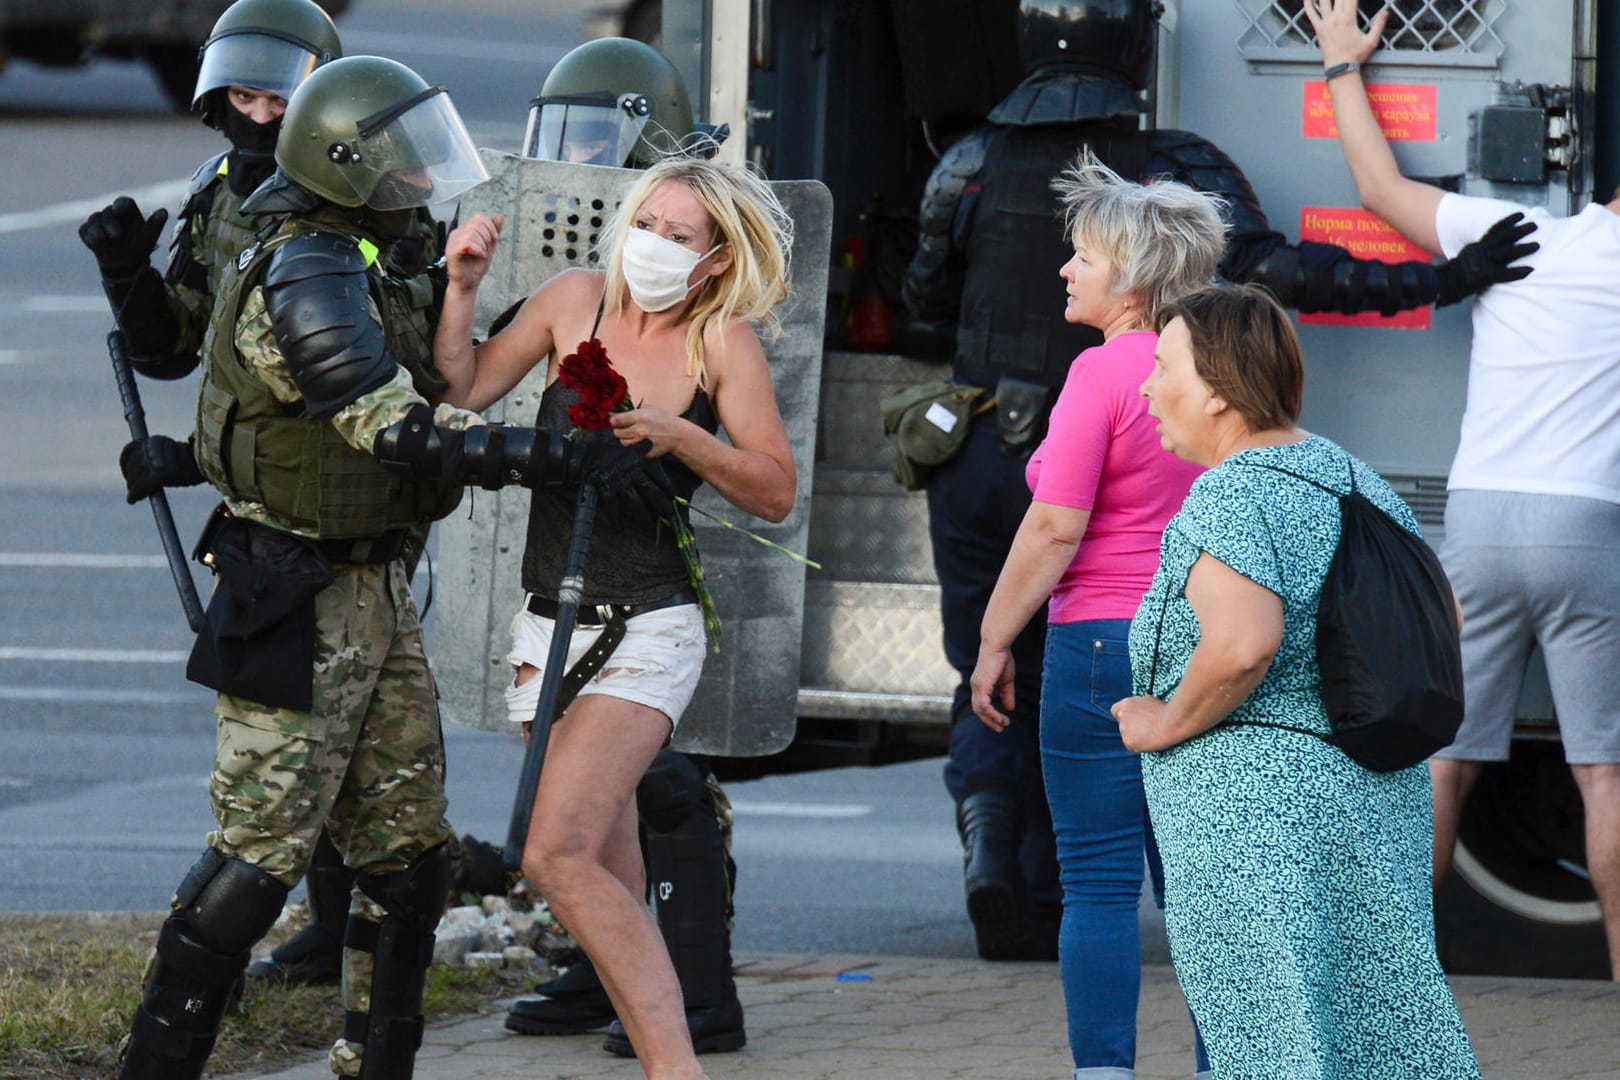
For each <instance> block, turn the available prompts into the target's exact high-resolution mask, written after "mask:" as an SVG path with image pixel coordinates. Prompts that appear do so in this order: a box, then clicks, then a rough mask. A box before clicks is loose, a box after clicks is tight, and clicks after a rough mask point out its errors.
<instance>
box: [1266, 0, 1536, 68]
mask: <svg viewBox="0 0 1620 1080" xmlns="http://www.w3.org/2000/svg"><path fill="white" fill-rule="evenodd" d="M1508 2H1509V0H1394V3H1393V4H1391V5H1390V7H1391V11H1390V16H1389V23H1388V24H1387V25H1386V26H1385V27H1384V48H1385V49H1391V50H1395V51H1398V52H1404V53H1408V54H1413V55H1410V56H1409V57H1405V58H1403V59H1409V60H1411V61H1413V62H1416V63H1422V64H1438V65H1445V66H1456V67H1494V66H1495V65H1496V63H1497V61H1498V60H1499V59H1500V57H1501V55H1502V39H1501V38H1500V37H1498V36H1497V33H1496V29H1495V26H1496V23H1497V22H1499V21H1500V20H1501V18H1502V13H1503V12H1504V11H1506V10H1507V5H1508ZM1236 3H1237V6H1238V10H1239V11H1241V12H1242V13H1243V18H1244V21H1245V26H1244V29H1243V34H1242V36H1241V37H1240V38H1239V40H1238V50H1239V51H1240V52H1241V53H1242V54H1243V56H1244V57H1245V58H1246V59H1249V60H1253V61H1258V62H1264V61H1299V60H1307V61H1312V60H1316V59H1317V58H1318V54H1317V52H1316V36H1315V34H1314V32H1313V31H1312V30H1311V24H1310V20H1308V19H1307V18H1305V12H1304V9H1303V5H1302V3H1301V0H1236ZM1383 6H1384V4H1383V0H1361V5H1360V15H1361V24H1362V25H1363V26H1366V25H1367V22H1368V20H1369V19H1370V18H1371V17H1372V16H1373V15H1374V14H1376V13H1377V12H1378V11H1379V9H1380V8H1382V7H1383Z"/></svg>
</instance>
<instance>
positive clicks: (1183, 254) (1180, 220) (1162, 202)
mask: <svg viewBox="0 0 1620 1080" xmlns="http://www.w3.org/2000/svg"><path fill="white" fill-rule="evenodd" d="M1052 190H1053V191H1056V192H1057V193H1058V195H1059V196H1060V197H1061V198H1062V200H1063V225H1064V232H1065V235H1067V236H1068V237H1069V239H1070V240H1071V241H1073V240H1075V239H1076V238H1082V239H1084V240H1085V241H1086V242H1087V243H1088V244H1091V245H1095V246H1096V247H1097V248H1099V249H1101V250H1102V252H1103V253H1104V254H1106V255H1107V256H1108V261H1109V262H1111V263H1113V264H1114V291H1115V292H1116V293H1122V292H1123V293H1135V294H1136V295H1137V296H1139V297H1140V298H1141V300H1142V304H1143V306H1144V308H1145V309H1146V310H1145V311H1144V312H1143V316H1144V318H1145V320H1146V322H1147V325H1149V326H1152V325H1154V324H1155V322H1156V321H1157V319H1158V316H1159V309H1160V308H1162V307H1163V306H1164V305H1165V304H1166V303H1168V302H1169V301H1171V300H1174V299H1175V298H1176V297H1178V296H1184V295H1185V294H1187V293H1189V292H1192V291H1193V290H1194V289H1199V288H1203V287H1204V286H1205V285H1208V284H1210V283H1211V282H1212V281H1214V280H1215V270H1216V268H1217V267H1218V266H1219V265H1220V262H1221V253H1222V252H1223V251H1224V250H1225V249H1226V223H1225V222H1224V221H1223V220H1222V219H1221V211H1222V210H1224V209H1225V208H1226V200H1225V199H1222V198H1221V197H1220V196H1219V195H1213V194H1211V193H1209V192H1205V191H1195V190H1194V189H1192V188H1190V187H1188V186H1187V185H1186V184H1182V183H1178V182H1176V181H1174V180H1154V181H1152V182H1150V183H1146V184H1138V183H1135V182H1133V181H1130V180H1126V179H1125V178H1124V177H1122V176H1120V175H1119V174H1118V173H1116V172H1115V171H1114V170H1113V169H1110V168H1109V167H1108V166H1106V165H1104V164H1103V163H1102V162H1101V161H1099V160H1097V155H1096V154H1094V153H1092V152H1091V148H1090V147H1089V146H1088V147H1086V148H1085V149H1084V150H1082V151H1081V152H1080V156H1079V157H1077V158H1076V159H1075V161H1074V164H1072V165H1070V166H1069V167H1068V168H1067V169H1065V170H1063V172H1062V174H1061V175H1059V176H1058V177H1057V179H1055V180H1053V181H1052Z"/></svg>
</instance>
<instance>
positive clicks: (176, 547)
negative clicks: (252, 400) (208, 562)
mask: <svg viewBox="0 0 1620 1080" xmlns="http://www.w3.org/2000/svg"><path fill="white" fill-rule="evenodd" d="M107 355H108V356H110V357H112V368H113V377H114V378H115V379H117V380H118V396H119V397H120V398H122V399H123V402H124V422H125V423H127V424H128V425H129V435H130V438H132V439H134V440H135V441H137V442H142V441H144V440H145V439H146V436H147V433H146V410H145V409H143V408H141V392H140V389H139V388H138V387H136V385H135V372H134V371H132V370H131V369H130V366H129V354H128V353H127V352H126V351H125V348H124V332H123V331H122V330H119V329H116V328H115V329H113V330H112V331H110V332H109V333H108V334H107ZM146 501H147V502H149V503H151V504H152V520H153V521H155V522H156V523H157V531H158V539H159V540H161V541H163V554H164V555H166V556H168V558H169V573H171V574H173V575H174V587H175V588H176V589H178V590H180V606H181V607H183V608H185V610H186V622H187V623H189V624H190V625H191V629H192V631H193V632H200V631H201V630H202V628H203V609H202V601H200V600H199V599H197V586H196V585H195V584H193V582H192V580H191V568H190V567H189V566H187V565H186V553H185V549H184V548H182V547H181V546H180V534H179V533H178V532H176V531H175V528H174V515H173V514H171V513H170V512H169V497H168V495H167V494H166V493H165V492H164V491H163V489H162V488H158V489H157V490H156V491H154V492H152V494H150V495H148V496H147V497H146Z"/></svg>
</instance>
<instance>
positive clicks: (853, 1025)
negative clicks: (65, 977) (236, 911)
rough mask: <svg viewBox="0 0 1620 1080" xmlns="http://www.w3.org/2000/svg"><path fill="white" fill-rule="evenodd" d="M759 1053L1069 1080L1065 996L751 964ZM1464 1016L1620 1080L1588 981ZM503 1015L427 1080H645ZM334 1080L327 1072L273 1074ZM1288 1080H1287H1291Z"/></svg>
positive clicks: (1523, 1058) (1145, 1038) (1619, 1010)
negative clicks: (519, 1029) (531, 1032)
mask: <svg viewBox="0 0 1620 1080" xmlns="http://www.w3.org/2000/svg"><path fill="white" fill-rule="evenodd" d="M737 985H738V991H739V993H740V994H741V996H742V1000H743V1005H744V1007H745V1009H746V1012H747V1017H748V1039H749V1041H748V1046H747V1048H746V1049H744V1050H743V1051H741V1052H740V1053H736V1054H712V1055H705V1056H704V1057H703V1058H702V1059H701V1060H702V1062H703V1065H704V1067H705V1068H706V1069H707V1071H708V1073H709V1075H710V1076H711V1077H713V1078H714V1080H722V1078H725V1077H771V1078H773V1080H824V1078H833V1077H874V1078H878V1080H924V1078H928V1080H936V1078H941V1077H962V1078H972V1080H1064V1078H1067V1077H1068V1076H1069V1075H1070V1072H1071V1069H1072V1066H1071V1064H1070V1061H1069V1056H1068V1048H1067V1042H1066V1036H1065V1026H1064V1019H1063V992H1062V989H1061V987H1060V986H1059V985H1058V975H1057V967H1056V965H1054V964H990V963H985V962H982V961H978V960H940V959H916V958H907V957H887V956H885V957H848V956H786V955H756V956H743V957H739V960H738V978H737ZM1452 987H1453V989H1454V991H1455V992H1456V995H1457V1004H1458V1006H1459V1007H1460V1008H1461V1010H1462V1015H1463V1020H1464V1021H1465V1022H1466V1023H1467V1025H1468V1031H1469V1034H1470V1035H1471V1036H1472V1037H1473V1040H1474V1048H1475V1050H1476V1052H1477V1053H1478V1055H1479V1060H1480V1065H1481V1067H1482V1069H1483V1071H1484V1075H1485V1077H1486V1080H1577V1078H1580V1080H1620V987H1617V986H1616V985H1615V984H1612V983H1601V982H1584V981H1574V980H1567V981H1566V980H1544V979H1503V978H1491V977H1479V976H1469V977H1459V978H1455V979H1453V980H1452ZM503 1017H504V1011H502V1012H497V1013H495V1014H492V1015H489V1016H481V1017H474V1018H470V1019H463V1020H457V1021H453V1022H448V1023H441V1024H437V1025H434V1026H433V1027H431V1028H430V1029H429V1030H428V1033H427V1039H426V1042H425V1044H424V1045H423V1047H422V1053H421V1055H420V1057H418V1059H417V1067H416V1077H417V1080H564V1078H570V1080H572V1078H580V1077H598V1076H600V1077H610V1078H624V1080H634V1078H636V1077H639V1076H641V1075H642V1074H641V1070H640V1068H639V1067H637V1065H636V1063H635V1062H634V1061H624V1060H620V1059H618V1058H615V1057H612V1056H610V1055H608V1054H606V1053H604V1052H603V1051H602V1049H601V1036H599V1035H579V1036H568V1037H548V1038H540V1037H535V1036H520V1035H512V1034H509V1033H508V1032H506V1031H504V1030H503V1029H502V1026H501V1021H502V1019H503ZM1137 1055H1138V1056H1137V1072H1136V1075H1137V1077H1138V1080H1172V1078H1175V1080H1184V1078H1186V1077H1190V1076H1191V1075H1192V1071H1193V1069H1192V1031H1191V1026H1190V1024H1189V1022H1188V1020H1187V1011H1186V1005H1185V1004H1184V1003H1183V1001H1182V997H1181V990H1180V988H1179V987H1178V986H1177V985H1176V981H1175V976H1174V974H1173V973H1172V972H1171V970H1170V969H1169V968H1168V967H1157V966H1155V967H1148V968H1145V969H1143V976H1142V1004H1141V1010H1140V1020H1139V1035H1138V1042H1137ZM250 1075H254V1076H257V1075H265V1074H239V1076H238V1077H236V1078H234V1080H246V1078H247V1077H248V1076H250ZM267 1075H268V1076H269V1077H273V1078H275V1080H326V1078H328V1077H330V1076H331V1074H330V1073H329V1072H328V1071H327V1070H326V1066H325V1062H324V1057H323V1058H322V1059H320V1060H312V1061H311V1062H310V1063H308V1064H305V1065H300V1066H297V1067H295V1068H291V1069H287V1070H284V1071H282V1072H277V1073H272V1074H267ZM1278 1080H1284V1078H1278Z"/></svg>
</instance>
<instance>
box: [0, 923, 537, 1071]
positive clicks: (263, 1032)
mask: <svg viewBox="0 0 1620 1080" xmlns="http://www.w3.org/2000/svg"><path fill="white" fill-rule="evenodd" d="M161 921H162V917H161V916H156V915H7V916H4V917H0V1080H112V1078H113V1077H115V1076H116V1075H117V1073H118V1062H117V1055H118V1044H119V1042H120V1040H122V1039H123V1037H124V1035H125V1034H126V1033H127V1032H128V1031H129V1022H130V1016H131V1015H132V1014H133V1013H134V1011H135V1006H136V1005H137V1004H139V1002H140V983H141V974H142V972H143V970H144V969H145V966H146V959H147V955H148V954H149V953H150V952H151V950H152V947H153V946H154V945H155V944H156V943H157V932H158V927H159V925H160V924H161ZM268 940H269V939H267V941H268ZM532 981H533V976H532V975H531V974H530V973H527V972H516V971H491V970H486V969H475V968H465V967H456V968H451V967H444V966H435V967H433V968H432V969H430V970H429V972H428V986H427V994H426V998H425V1001H424V1008H423V1012H424V1014H425V1015H426V1016H427V1018H428V1020H429V1022H431V1021H433V1020H435V1019H439V1018H442V1017H446V1016H457V1015H464V1014H468V1013H483V1012H489V1011H492V1009H493V1006H494V1003H495V1002H496V1001H498V1000H500V999H501V998H505V997H510V996H512V995H514V994H517V993H521V992H522V991H523V990H524V989H526V987H527V986H528V984H529V983H531V982H532ZM342 1026H343V1005H342V1001H341V997H340V995H339V993H338V988H337V987H335V986H285V985H279V984H264V983H259V982H254V983H252V984H250V985H249V987H248V989H247V992H246V993H245V994H244V996H243V1000H242V1005H241V1008H240V1009H239V1010H238V1011H236V1012H233V1013H231V1014H229V1015H227V1016H226V1019H225V1025H224V1027H223V1028H222V1029H221V1031H220V1037H219V1042H218V1043H216V1044H215V1047H214V1054H213V1057H212V1058H211V1059H210V1061H209V1072H208V1075H210V1076H223V1075H227V1074H230V1073H235V1072H241V1071H244V1070H247V1069H258V1070H262V1071H268V1070H271V1069H273V1068H276V1067H285V1066H288V1065H292V1064H295V1063H296V1062H297V1061H298V1060H300V1059H303V1058H306V1057H308V1056H309V1055H310V1054H312V1053H314V1052H316V1051H321V1050H325V1049H327V1048H328V1047H330V1046H331V1045H332V1042H333V1041H334V1040H335V1039H336V1038H337V1036H338V1032H339V1031H340V1030H341V1028H342Z"/></svg>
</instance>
